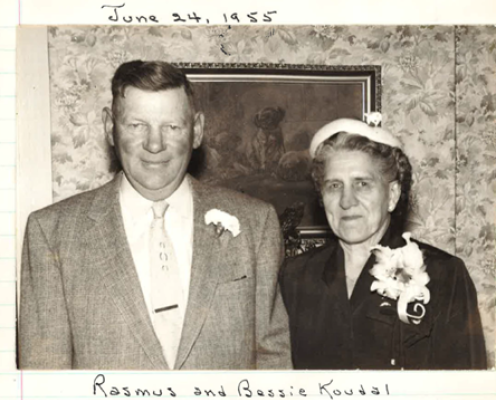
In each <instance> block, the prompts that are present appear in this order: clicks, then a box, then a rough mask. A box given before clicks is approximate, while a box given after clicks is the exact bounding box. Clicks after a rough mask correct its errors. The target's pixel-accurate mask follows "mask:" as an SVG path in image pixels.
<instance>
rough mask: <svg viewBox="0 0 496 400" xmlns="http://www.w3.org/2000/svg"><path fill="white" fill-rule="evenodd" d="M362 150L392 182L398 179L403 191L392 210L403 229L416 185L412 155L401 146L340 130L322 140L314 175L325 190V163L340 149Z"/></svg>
mask: <svg viewBox="0 0 496 400" xmlns="http://www.w3.org/2000/svg"><path fill="white" fill-rule="evenodd" d="M340 150H342V151H361V152H363V153H365V154H368V155H369V156H371V157H372V159H373V160H375V161H377V162H378V165H379V168H380V171H381V173H382V174H383V176H384V178H385V179H386V180H387V181H388V182H392V181H398V182H399V184H400V187H401V195H400V198H399V200H398V203H397V205H396V208H395V209H394V211H393V212H392V213H391V225H393V227H394V228H395V229H397V230H399V231H403V230H404V227H405V224H406V220H407V217H408V211H409V199H410V188H411V186H412V166H411V164H410V161H409V160H408V157H407V156H406V155H405V153H403V151H402V150H401V149H399V148H398V147H391V146H388V145H386V144H382V143H377V142H374V141H372V140H370V139H368V138H366V137H364V136H361V135H356V134H349V133H346V132H339V133H337V134H336V135H333V136H332V137H330V138H329V139H327V140H325V141H324V142H322V144H320V146H319V147H318V148H317V151H316V153H315V158H314V160H313V164H312V178H313V180H314V183H315V187H316V188H317V190H318V191H319V193H322V185H323V182H324V175H325V163H326V160H327V159H328V158H329V157H332V153H335V152H337V151H340Z"/></svg>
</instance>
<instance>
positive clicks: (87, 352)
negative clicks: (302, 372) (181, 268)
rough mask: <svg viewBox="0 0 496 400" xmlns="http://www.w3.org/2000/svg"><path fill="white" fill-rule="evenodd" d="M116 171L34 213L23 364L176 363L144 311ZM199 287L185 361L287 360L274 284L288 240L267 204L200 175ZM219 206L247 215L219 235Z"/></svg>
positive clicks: (256, 364)
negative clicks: (215, 215) (236, 229)
mask: <svg viewBox="0 0 496 400" xmlns="http://www.w3.org/2000/svg"><path fill="white" fill-rule="evenodd" d="M119 185H120V175H118V176H117V177H116V179H114V180H113V181H111V182H109V183H108V184H106V185H104V186H102V187H101V188H98V189H96V190H93V191H89V192H86V193H82V194H80V195H77V196H74V197H71V198H69V199H67V200H64V201H61V202H59V203H56V204H53V205H52V206H50V207H47V208H45V209H42V210H39V211H36V212H34V213H33V214H31V216H30V218H29V221H28V227H27V230H26V236H25V239H24V246H23V256H22V274H21V275H22V276H21V302H20V321H19V339H20V340H19V362H20V367H21V368H23V369H38V368H43V369H71V368H79V369H137V370H143V369H168V366H167V363H166V361H165V359H164V356H163V354H162V349H161V346H160V342H159V340H158V339H157V337H156V335H155V332H154V330H153V326H152V323H151V320H150V317H149V315H148V312H147V309H146V305H145V301H144V298H143V294H142V291H141V286H140V283H139V280H138V276H137V273H136V269H135V266H134V263H133V260H132V256H131V250H130V248H129V246H128V243H127V239H126V235H125V232H124V225H123V221H122V215H121V210H120V205H119V198H118V189H119ZM192 188H193V201H194V244H193V262H192V270H191V284H190V285H191V286H190V294H189V300H188V306H187V310H186V316H185V320H184V327H183V333H182V337H181V342H180V346H179V351H178V355H177V360H176V368H177V369H255V368H257V369H271V368H278V369H285V368H291V355H290V345H289V331H288V322H287V314H286V310H285V308H284V305H283V303H282V300H281V296H280V291H279V287H278V286H277V273H278V268H279V266H280V262H281V259H282V248H281V240H280V232H279V224H278V221H277V216H276V214H275V212H274V210H273V208H272V207H271V206H270V205H267V204H266V203H263V202H261V201H259V200H255V199H252V198H249V197H247V196H244V195H242V194H240V193H237V192H233V191H230V190H226V189H221V188H213V187H210V186H206V185H204V184H201V183H199V182H197V181H195V180H192ZM213 208H217V209H220V210H223V211H225V212H227V213H229V214H231V215H234V216H236V217H237V218H238V219H239V222H240V227H241V233H240V234H239V236H237V237H233V236H232V235H231V233H230V232H224V233H223V234H222V235H221V236H220V237H219V236H217V234H216V233H215V230H214V227H213V226H212V225H210V226H207V225H206V224H205V220H204V218H205V213H206V212H207V211H208V210H210V209H213Z"/></svg>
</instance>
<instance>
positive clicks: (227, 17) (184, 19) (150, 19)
mask: <svg viewBox="0 0 496 400" xmlns="http://www.w3.org/2000/svg"><path fill="white" fill-rule="evenodd" d="M125 6H126V3H122V4H119V5H110V4H104V5H102V6H101V8H102V9H106V10H107V11H110V15H108V20H109V21H112V22H125V23H127V24H131V23H135V24H136V23H138V24H150V23H155V24H158V23H160V20H159V18H158V17H157V16H156V15H152V14H147V15H142V14H131V13H129V12H126V13H124V7H125ZM274 14H277V11H265V12H259V11H253V12H249V13H247V14H240V13H237V12H233V13H223V14H222V17H223V18H222V20H221V21H216V20H211V19H210V18H207V17H202V16H200V15H198V14H197V13H196V12H191V13H187V14H179V13H172V14H171V17H172V19H171V20H170V21H165V23H168V22H174V23H183V24H184V23H196V24H210V23H211V22H212V23H222V22H223V23H228V24H233V23H238V24H240V23H251V24H256V23H260V22H263V23H269V22H272V18H273V17H272V16H273V15H274Z"/></svg>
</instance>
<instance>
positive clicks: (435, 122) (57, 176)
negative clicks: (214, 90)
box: [48, 26, 496, 366]
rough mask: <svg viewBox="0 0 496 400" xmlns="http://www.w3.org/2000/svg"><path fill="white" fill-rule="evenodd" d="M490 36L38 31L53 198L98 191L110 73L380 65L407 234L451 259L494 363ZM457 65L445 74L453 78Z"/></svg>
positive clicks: (439, 29) (105, 154) (111, 164)
mask: <svg viewBox="0 0 496 400" xmlns="http://www.w3.org/2000/svg"><path fill="white" fill-rule="evenodd" d="M495 30H496V28H494V27H468V28H467V27H453V26H426V27H419V26H373V27H372V26H370V27H369V26H231V27H228V26H200V27H188V26H173V27H164V26H161V27H136V26H125V27H122V26H110V27H108V26H98V27H53V28H50V29H49V37H48V44H49V63H50V91H51V96H50V102H51V104H50V106H51V124H52V174H53V195H54V200H55V201H57V200H61V199H63V198H65V197H68V196H71V195H73V194H76V193H79V192H82V191H85V190H88V189H92V188H95V187H98V186H100V185H101V184H103V183H105V182H106V181H108V180H109V179H110V178H111V177H112V175H113V172H114V171H115V169H116V163H115V160H114V158H113V156H112V155H111V153H110V152H109V151H108V147H107V144H106V143H105V139H104V135H103V125H102V122H101V110H102V108H103V107H104V106H107V105H109V104H110V101H111V93H110V80H111V77H112V75H113V72H114V70H115V68H116V67H117V66H118V65H120V64H121V63H122V62H124V61H129V60H133V59H144V60H154V59H161V60H165V61H170V62H186V63H187V62H195V63H199V62H203V63H207V62H208V63H219V62H220V63H221V62H226V63H285V64H308V65H311V64H314V65H317V64H318V65H322V64H324V65H380V66H381V68H382V85H383V87H382V113H383V126H384V127H386V128H388V129H389V130H391V131H393V132H395V133H396V134H397V135H398V136H399V137H400V139H401V140H402V141H403V143H404V145H405V148H406V149H407V151H406V152H407V154H408V156H409V158H410V161H411V162H412V165H413V169H414V193H413V196H412V200H413V201H412V204H413V210H412V215H411V219H410V228H411V230H412V231H413V234H414V236H415V237H416V238H418V239H421V240H423V241H426V242H429V243H431V244H433V245H435V246H437V247H440V248H442V249H445V250H446V251H448V252H450V253H454V254H457V255H459V256H460V257H462V258H463V259H464V260H465V262H466V263H467V266H468V268H469V270H470V273H471V275H472V277H473V279H474V282H475V284H476V286H477V290H478V293H479V302H480V309H481V312H482V317H483V323H484V329H485V334H486V342H487V347H488V353H489V356H490V365H492V366H493V365H494V337H495V327H496V326H495V325H496V321H495V314H494V311H495V309H496V287H495V271H496V269H495V258H494V246H495V244H496V232H495V224H494V222H495V220H496V219H495V214H496V209H495V207H494V198H495V195H494V194H495V192H496V179H495V176H496V173H495V172H494V165H495V164H496V160H495V158H496V147H495V145H496V136H495V128H494V126H495V125H494V118H495V109H496V97H495V93H496V77H495V74H494V70H495V63H496V34H495V33H496V31H495ZM455 65H456V73H455Z"/></svg>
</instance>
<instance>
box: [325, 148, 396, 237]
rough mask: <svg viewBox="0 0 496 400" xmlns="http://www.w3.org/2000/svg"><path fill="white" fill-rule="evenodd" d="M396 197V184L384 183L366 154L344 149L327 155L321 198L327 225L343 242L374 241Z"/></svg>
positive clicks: (373, 161)
mask: <svg viewBox="0 0 496 400" xmlns="http://www.w3.org/2000/svg"><path fill="white" fill-rule="evenodd" d="M399 195H400V187H399V184H398V182H397V181H394V182H391V183H390V182H387V180H386V179H385V177H384V176H383V175H382V173H381V171H380V169H379V165H378V163H377V162H376V161H375V160H374V159H373V158H372V157H370V156H369V155H368V154H366V153H363V152H361V151H346V150H340V151H336V152H333V153H330V154H329V156H328V158H327V161H326V163H325V169H324V183H323V185H322V198H323V201H324V207H325V211H326V215H327V220H328V221H329V225H330V226H331V228H332V230H333V232H334V233H335V234H336V236H338V238H339V239H341V240H342V241H343V242H345V243H347V244H359V243H364V242H367V241H369V240H371V241H374V242H378V241H379V240H380V239H381V237H379V236H382V234H383V233H384V231H385V230H386V228H387V226H388V225H389V220H390V217H389V215H390V212H391V211H393V210H394V207H395V206H396V203H397V202H398V199H399Z"/></svg>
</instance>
